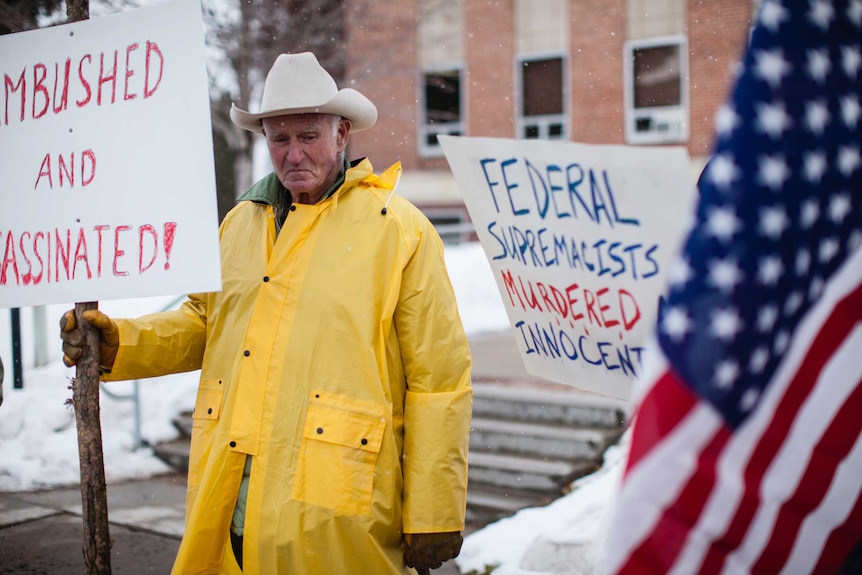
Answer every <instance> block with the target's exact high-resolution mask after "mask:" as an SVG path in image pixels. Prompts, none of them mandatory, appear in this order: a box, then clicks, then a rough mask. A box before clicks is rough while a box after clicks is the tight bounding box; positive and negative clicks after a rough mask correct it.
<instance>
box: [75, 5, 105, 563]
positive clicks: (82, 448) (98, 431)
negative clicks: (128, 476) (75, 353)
mask: <svg viewBox="0 0 862 575" xmlns="http://www.w3.org/2000/svg"><path fill="white" fill-rule="evenodd" d="M89 17H90V0H67V2H66V19H67V21H68V22H80V21H81V20H87V19H89ZM98 307H99V304H98V302H88V303H78V304H75V320H76V322H77V324H78V325H79V326H81V329H82V331H83V332H84V353H83V355H82V356H81V358H80V359H79V360H78V361H77V363H76V370H75V380H74V382H73V383H72V402H73V404H74V407H75V422H76V424H77V426H78V457H79V459H80V463H81V502H82V514H83V519H84V547H83V552H84V573H85V574H86V575H110V573H111V536H110V533H109V531H108V491H107V488H106V485H105V461H104V455H103V453H102V423H101V416H100V411H99V362H100V357H99V332H98V330H96V329H95V328H93V327H90V326H89V325H88V324H87V323H86V322H85V321H84V318H83V317H82V315H83V313H84V311H86V310H90V309H98Z"/></svg>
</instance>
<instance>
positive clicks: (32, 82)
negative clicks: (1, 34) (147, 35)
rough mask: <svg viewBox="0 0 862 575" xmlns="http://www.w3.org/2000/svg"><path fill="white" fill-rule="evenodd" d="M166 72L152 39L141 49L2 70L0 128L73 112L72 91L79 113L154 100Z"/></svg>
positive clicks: (130, 47) (131, 46)
mask: <svg viewBox="0 0 862 575" xmlns="http://www.w3.org/2000/svg"><path fill="white" fill-rule="evenodd" d="M164 69H165V57H164V54H163V53H162V51H161V49H159V45H158V44H156V43H155V42H150V41H149V40H148V41H146V42H145V43H144V45H143V46H142V45H141V44H140V43H138V42H133V43H131V44H129V45H127V46H125V47H124V48H122V49H115V50H109V51H104V52H100V53H98V54H83V55H81V56H76V57H75V58H74V59H73V58H72V57H68V58H66V61H65V62H49V63H47V64H46V63H43V62H37V63H35V64H33V65H32V66H24V67H23V68H21V69H20V70H17V69H16V70H0V78H2V82H3V87H2V91H0V96H2V98H3V100H2V113H3V115H2V117H0V126H8V125H9V124H10V123H12V122H15V121H17V122H24V121H25V120H27V119H31V120H38V119H39V118H43V117H45V116H47V115H48V114H49V113H51V114H54V115H57V114H61V113H63V112H65V111H66V110H68V109H69V95H70V92H71V93H72V102H73V103H74V105H75V106H76V107H77V108H84V107H87V106H94V105H95V106H104V105H107V104H115V103H117V102H118V101H119V102H126V101H129V100H134V99H136V98H137V97H138V96H141V97H142V98H150V97H152V96H153V95H154V94H155V93H156V91H157V90H158V89H159V85H160V84H161V82H162V75H163V73H164ZM118 91H119V92H120V96H121V98H120V99H119V100H118V98H117V95H118Z"/></svg>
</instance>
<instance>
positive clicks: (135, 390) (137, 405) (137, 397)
mask: <svg viewBox="0 0 862 575" xmlns="http://www.w3.org/2000/svg"><path fill="white" fill-rule="evenodd" d="M184 299H186V294H183V295H181V296H178V297H177V298H176V299H174V300H173V301H171V303H170V304H168V305H167V306H165V307H163V308H162V309H160V310H159V312H163V311H168V310H171V309H173V308H174V307H176V305H177V304H179V303H180V302H181V301H183V300H184ZM140 383H141V380H139V379H136V380H135V381H133V382H132V392H131V393H128V394H120V393H114V392H112V391H110V390H109V389H108V388H107V386H106V385H105V384H104V383H103V382H99V387H100V388H101V390H102V393H104V394H105V395H107V396H108V397H110V398H111V399H116V400H118V401H125V400H129V401H132V402H134V410H135V418H134V419H135V429H134V444H133V445H132V451H137V450H138V449H140V448H141V447H143V446H144V440H143V438H142V437H141V394H140Z"/></svg>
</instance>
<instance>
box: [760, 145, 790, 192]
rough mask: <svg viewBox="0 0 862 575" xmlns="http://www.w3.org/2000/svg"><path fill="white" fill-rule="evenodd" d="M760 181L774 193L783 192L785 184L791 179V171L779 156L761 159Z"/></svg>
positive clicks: (782, 157)
mask: <svg viewBox="0 0 862 575" xmlns="http://www.w3.org/2000/svg"><path fill="white" fill-rule="evenodd" d="M758 164H759V166H758V173H757V178H758V181H759V182H760V183H761V184H762V185H764V186H766V187H767V188H770V189H771V190H773V191H776V192H777V191H779V190H781V187H782V186H783V185H784V182H785V181H787V178H789V177H790V170H789V168H788V167H787V163H786V162H785V161H784V156H781V155H779V154H776V155H773V156H767V157H763V158H760V161H759V162H758Z"/></svg>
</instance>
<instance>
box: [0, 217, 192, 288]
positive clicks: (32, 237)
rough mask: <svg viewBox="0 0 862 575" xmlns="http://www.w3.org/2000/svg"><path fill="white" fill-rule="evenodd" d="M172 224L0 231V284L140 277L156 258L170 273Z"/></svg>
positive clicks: (175, 225)
mask: <svg viewBox="0 0 862 575" xmlns="http://www.w3.org/2000/svg"><path fill="white" fill-rule="evenodd" d="M176 228H177V224H176V222H166V223H164V224H162V225H158V226H157V225H153V224H142V225H137V226H133V225H118V226H111V225H107V224H102V225H97V226H93V227H90V228H85V227H83V226H82V227H79V228H66V229H60V228H55V229H53V230H33V231H14V230H0V246H2V250H3V252H2V253H3V255H2V260H0V286H4V285H15V286H28V285H40V284H45V283H60V282H67V281H78V280H91V279H94V278H101V277H102V276H103V274H105V275H106V274H111V275H113V276H115V277H123V276H128V275H131V274H133V273H134V274H136V275H141V274H144V273H146V272H147V271H148V270H150V269H152V268H153V265H154V264H155V263H156V261H158V260H159V259H162V260H163V261H164V269H165V270H168V269H170V257H171V251H172V248H173V245H174V237H175V232H176Z"/></svg>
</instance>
